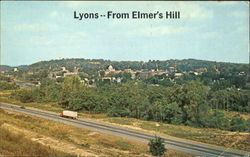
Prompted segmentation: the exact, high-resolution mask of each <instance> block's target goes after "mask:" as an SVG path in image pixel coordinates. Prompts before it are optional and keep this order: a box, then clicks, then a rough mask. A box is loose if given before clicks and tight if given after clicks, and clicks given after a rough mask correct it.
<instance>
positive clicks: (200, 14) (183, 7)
mask: <svg viewBox="0 0 250 157" xmlns="http://www.w3.org/2000/svg"><path fill="white" fill-rule="evenodd" d="M176 9H177V10H180V11H181V17H182V18H188V19H207V18H212V17H213V11H212V10H211V9H208V8H206V7H203V6H201V5H200V4H198V3H181V2H179V4H178V5H176Z"/></svg>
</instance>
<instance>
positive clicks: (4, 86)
mask: <svg viewBox="0 0 250 157" xmlns="http://www.w3.org/2000/svg"><path fill="white" fill-rule="evenodd" d="M18 88H19V87H18V86H17V85H16V84H15V83H9V82H7V81H0V91H2V90H13V89H18Z"/></svg>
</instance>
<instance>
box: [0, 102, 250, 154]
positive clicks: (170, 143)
mask: <svg viewBox="0 0 250 157" xmlns="http://www.w3.org/2000/svg"><path fill="white" fill-rule="evenodd" d="M0 107H1V108H3V109H8V110H12V111H16V112H22V113H25V114H29V115H33V116H37V117H41V118H46V119H50V120H54V121H57V122H61V123H64V124H67V125H72V126H76V127H80V128H86V129H90V130H94V131H98V132H103V133H107V134H111V135H114V136H120V137H123V138H127V139H131V140H136V141H139V142H144V143H148V141H149V140H150V139H152V138H154V137H155V135H154V134H151V133H145V132H141V131H138V130H133V129H129V128H123V127H117V126H113V125H108V124H104V123H101V122H96V121H92V120H85V119H80V118H78V119H76V120H72V119H68V118H62V117H60V116H59V115H58V114H57V113H52V112H46V111H40V110H39V111H38V110H33V109H28V108H25V109H24V108H20V107H19V106H15V105H10V104H3V103H1V104H0ZM157 136H159V137H161V138H163V139H164V140H165V147H166V148H167V149H174V150H177V151H182V152H188V153H191V154H194V155H197V156H204V157H214V156H220V157H222V156H225V157H231V156H232V157H238V156H241V157H250V152H243V151H236V150H231V149H225V148H222V147H217V146H211V145H207V144H203V143H202V144H201V143H198V142H197V143H196V142H191V141H188V140H183V139H178V138H174V137H166V136H160V135H157Z"/></svg>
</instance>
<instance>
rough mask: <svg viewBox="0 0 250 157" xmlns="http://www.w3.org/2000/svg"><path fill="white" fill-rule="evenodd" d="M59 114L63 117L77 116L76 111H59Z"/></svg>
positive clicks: (74, 117) (73, 117)
mask: <svg viewBox="0 0 250 157" xmlns="http://www.w3.org/2000/svg"><path fill="white" fill-rule="evenodd" d="M60 116H61V117H65V118H72V119H76V118H77V112H74V111H67V110H65V111H63V112H62V113H60Z"/></svg>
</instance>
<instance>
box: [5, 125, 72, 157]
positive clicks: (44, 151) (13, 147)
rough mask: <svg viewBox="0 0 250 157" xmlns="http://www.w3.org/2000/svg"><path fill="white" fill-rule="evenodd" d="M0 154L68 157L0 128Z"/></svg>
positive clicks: (65, 154) (21, 135)
mask: <svg viewBox="0 0 250 157" xmlns="http://www.w3.org/2000/svg"><path fill="white" fill-rule="evenodd" d="M0 141H1V142H0V154H3V155H6V156H15V155H18V156H53V157H55V156H69V155H70V154H67V153H63V152H60V151H57V150H54V149H52V148H50V147H47V146H44V145H41V144H39V143H36V142H34V141H31V140H29V139H26V138H25V137H24V135H23V134H17V133H13V132H11V131H10V130H8V129H6V128H3V127H2V126H0Z"/></svg>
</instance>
